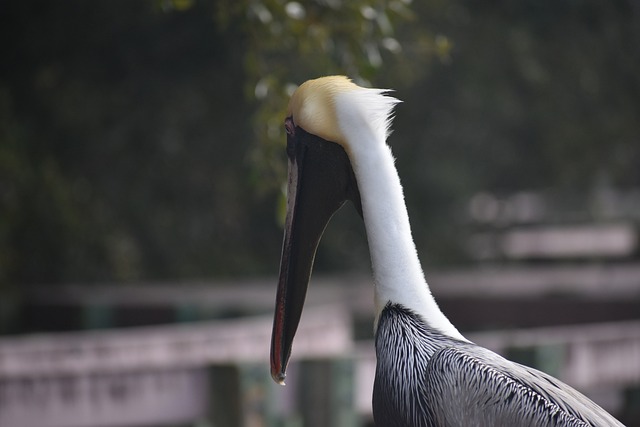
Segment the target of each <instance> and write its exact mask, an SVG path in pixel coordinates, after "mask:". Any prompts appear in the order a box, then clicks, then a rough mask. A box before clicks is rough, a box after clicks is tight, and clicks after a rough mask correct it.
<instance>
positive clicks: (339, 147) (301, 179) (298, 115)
mask: <svg viewBox="0 0 640 427" xmlns="http://www.w3.org/2000/svg"><path fill="white" fill-rule="evenodd" d="M358 89H360V88H359V87H358V86H356V85H355V84H353V83H352V82H351V81H350V80H348V79H347V78H346V77H337V76H336V77H324V78H320V79H316V80H310V81H307V82H306V83H304V84H302V85H301V86H300V87H299V88H298V89H297V90H296V92H295V93H294V94H293V96H292V97H291V100H290V102H289V108H288V114H287V118H286V119H285V129H286V132H287V157H288V188H287V216H286V221H285V233H284V241H283V246H282V258H281V262H280V277H279V280H278V291H277V296H276V309H275V316H274V323H273V334H272V337H271V375H272V377H273V379H274V380H275V381H276V382H278V383H280V384H284V378H285V371H286V367H287V362H288V360H289V356H290V354H291V345H292V343H293V338H294V335H295V333H296V330H297V328H298V323H299V321H300V316H301V314H302V307H303V305H304V300H305V296H306V292H307V287H308V284H309V278H310V275H311V270H312V268H313V261H314V257H315V253H316V249H317V247H318V243H319V241H320V238H321V236H322V233H323V232H324V229H325V227H326V225H327V223H328V222H329V220H330V219H331V217H332V216H333V214H334V213H335V212H336V211H337V210H338V209H339V208H340V207H341V206H342V205H343V204H344V203H345V202H346V201H347V200H351V201H352V202H353V203H354V205H355V207H356V209H357V210H358V212H359V213H360V214H361V215H362V207H361V202H360V194H359V192H358V185H357V182H356V178H355V176H354V172H353V168H352V166H351V162H350V160H349V156H348V154H347V152H346V151H345V144H346V139H345V136H344V132H343V131H342V129H341V126H340V117H339V116H338V111H337V110H336V100H337V99H338V98H339V97H340V96H341V94H345V93H348V92H350V91H354V90H358Z"/></svg>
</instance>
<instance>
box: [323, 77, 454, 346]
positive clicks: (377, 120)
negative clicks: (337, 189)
mask: <svg viewBox="0 0 640 427" xmlns="http://www.w3.org/2000/svg"><path fill="white" fill-rule="evenodd" d="M383 93H384V91H381V90H377V89H364V88H359V89H358V90H354V91H349V92H345V93H342V94H340V95H338V96H337V97H336V99H335V108H336V116H337V118H338V124H339V126H340V128H341V131H342V133H343V135H344V136H345V139H346V141H345V149H346V150H347V152H348V154H349V158H350V160H351V165H352V167H353V170H354V173H355V175H356V179H357V181H358V189H359V191H360V198H361V201H362V211H363V216H364V222H365V228H366V231H367V239H368V241H369V250H370V253H371V264H372V268H373V276H374V283H375V304H376V326H377V321H378V318H379V316H380V313H381V312H382V310H383V308H384V307H385V306H386V305H387V303H389V302H391V303H397V304H401V305H403V306H405V307H406V308H408V309H410V310H412V311H414V312H415V313H417V314H418V315H420V316H422V317H423V318H424V320H425V321H426V322H427V323H428V324H429V325H430V326H432V327H434V328H436V329H438V330H440V331H441V332H443V333H445V334H447V335H449V336H452V337H455V338H459V339H464V337H463V336H462V335H461V334H460V332H458V330H457V329H456V328H455V327H454V326H453V324H452V323H451V322H450V321H449V319H447V317H446V316H445V315H444V313H442V311H441V310H440V308H439V307H438V305H437V304H436V301H435V299H434V298H433V296H432V295H431V291H430V290H429V286H428V285H427V282H426V280H425V278H424V273H423V271H422V267H421V265H420V260H419V258H418V254H417V251H416V247H415V244H414V242H413V237H412V235H411V227H410V225H409V215H408V213H407V208H406V205H405V202H404V196H403V191H402V186H401V184H400V178H399V176H398V172H397V170H396V167H395V165H394V159H393V155H392V153H391V149H390V148H389V146H388V145H387V143H386V137H387V134H388V127H389V124H390V114H391V111H392V109H393V107H394V105H395V104H396V103H397V102H399V101H397V100H396V99H395V98H392V97H389V96H385V95H383Z"/></svg>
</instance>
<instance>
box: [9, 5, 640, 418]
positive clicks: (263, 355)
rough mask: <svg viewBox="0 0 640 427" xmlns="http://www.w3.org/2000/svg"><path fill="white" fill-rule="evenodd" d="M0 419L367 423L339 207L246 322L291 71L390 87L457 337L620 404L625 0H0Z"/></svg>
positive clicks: (279, 214) (631, 92) (357, 227)
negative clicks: (296, 318)
mask: <svg viewBox="0 0 640 427" xmlns="http://www.w3.org/2000/svg"><path fill="white" fill-rule="evenodd" d="M0 34H1V35H2V40H4V42H3V43H2V46H1V48H0V51H1V56H0V334H2V336H0V425H2V426H3V427H23V426H24V427H26V426H34V427H35V426H42V427H46V426H60V427H73V426H78V427H89V426H105V427H108V426H114V427H115V426H175V427H178V426H179V427H186V426H202V427H204V426H250V427H253V426H329V425H331V426H366V425H371V423H372V420H371V408H370V406H371V405H370V401H371V388H372V381H373V380H372V378H373V369H374V366H375V360H374V355H373V353H372V352H373V346H372V339H373V337H372V320H373V302H372V299H373V297H372V289H371V284H370V281H369V274H370V264H369V256H368V249H367V243H366V236H365V234H364V228H363V226H362V224H361V222H360V220H359V218H358V216H357V215H355V214H354V210H353V209H351V208H350V207H347V208H345V209H343V210H341V211H340V212H339V213H338V214H337V215H336V216H335V217H334V219H333V220H332V223H331V225H330V227H328V229H327V232H326V233H325V236H324V238H323V240H322V242H321V244H320V248H319V251H318V254H317V258H316V269H315V273H314V278H313V279H312V283H311V288H310V294H309V297H308V302H307V308H306V311H305V314H304V316H303V317H304V319H303V324H302V326H301V330H300V331H299V333H298V339H297V341H296V344H295V345H294V354H293V361H292V366H291V368H290V371H289V376H288V378H287V387H284V388H282V387H280V386H277V385H275V384H274V383H273V382H272V380H271V379H270V377H269V368H268V345H269V334H270V328H271V321H272V320H271V314H272V310H273V304H274V298H275V284H276V275H277V273H278V263H279V258H280V249H281V248H280V245H281V239H282V222H283V218H284V203H285V197H284V193H283V184H284V183H285V180H286V177H285V174H286V159H285V155H284V141H285V138H284V132H283V127H282V121H283V119H284V112H285V109H286V105H287V100H288V97H289V95H290V94H291V92H292V91H293V90H294V89H295V87H296V85H298V84H300V83H302V82H303V81H305V80H307V79H309V78H313V77H317V76H320V75H327V74H336V73H339V74H346V75H348V76H350V77H352V78H353V79H354V80H355V81H356V82H358V83H359V84H361V85H365V86H375V87H388V88H393V89H394V90H395V96H397V97H398V98H399V99H401V100H402V101H403V103H402V104H400V105H399V106H398V108H397V113H396V115H397V118H396V120H395V123H394V132H393V134H392V135H391V137H390V139H389V143H390V145H391V146H392V148H393V151H394V154H395V156H396V157H397V162H396V164H397V166H398V169H399V173H400V176H401V178H402V181H403V184H404V188H405V196H406V200H407V204H408V208H409V213H410V216H411V220H412V227H413V233H414V238H415V240H416V243H417V246H418V250H419V253H420V256H421V259H422V260H423V265H424V267H425V270H426V274H427V279H428V281H429V282H430V284H431V285H432V287H433V289H434V293H435V295H436V298H437V299H438V301H439V302H440V305H441V307H442V309H443V311H445V313H446V314H447V315H448V316H449V317H450V318H451V319H452V321H453V322H454V323H455V324H456V325H457V326H458V327H459V329H461V331H463V333H465V334H466V335H468V337H469V338H470V339H472V340H474V341H476V342H478V343H479V344H483V345H485V346H487V347H489V348H492V349H494V350H496V351H499V352H500V353H502V354H504V355H507V356H508V357H510V358H512V359H515V360H518V361H520V362H522V363H526V364H528V365H531V366H535V367H537V368H539V369H542V370H545V371H547V372H549V373H551V374H552V375H555V376H557V377H559V378H561V379H562V380H564V381H566V382H568V383H569V384H571V385H573V386H574V387H576V388H578V389H579V390H580V391H582V392H583V393H585V394H587V395H588V396H589V397H591V398H592V399H594V400H595V401H596V402H597V403H599V404H600V405H602V406H603V407H605V408H606V409H607V410H609V411H611V412H612V413H613V414H615V415H616V416H617V417H619V418H620V419H621V420H622V421H623V422H624V423H625V424H627V425H628V426H632V425H635V426H640V245H639V241H638V237H639V233H638V232H639V226H640V120H639V118H640V49H639V48H638V47H639V46H640V4H639V3H638V2H635V1H632V0H614V1H608V2H599V1H591V0H581V1H560V2H558V1H546V0H544V1H540V0H535V1H533V0H525V1H520V2H517V3H514V2H465V1H461V0H452V1H446V2H445V1H441V0H428V1H421V2H415V3H412V2H411V1H410V0H384V1H378V0H356V1H349V2H347V1H344V0H315V1H309V2H295V1H285V0H263V1H261V0H242V1H231V0H218V1H198V0H146V1H143V0H139V1H135V2H126V1H119V2H114V1H93V2H85V1H67V2H52V1H29V2H19V1H4V2H1V3H0Z"/></svg>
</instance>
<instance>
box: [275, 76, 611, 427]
mask: <svg viewBox="0 0 640 427" xmlns="http://www.w3.org/2000/svg"><path fill="white" fill-rule="evenodd" d="M385 93H386V91H384V90H380V89H366V88H362V87H359V86H357V85H355V84H354V83H352V82H351V81H350V80H349V79H347V78H346V77H341V76H332V77H323V78H319V79H316V80H310V81H307V82H306V83H304V84H302V85H301V86H300V87H299V88H298V89H297V90H296V92H295V93H294V94H293V95H292V97H291V100H290V102H289V108H288V115H287V118H286V120H285V129H286V132H287V156H288V161H289V179H288V201H287V217H286V223H285V234H284V242H283V249H282V260H281V265H280V278H279V282H278V292H277V297H276V308H275V316H274V324H273V335H272V341H271V375H272V376H273V378H274V380H275V381H276V382H278V383H281V384H284V379H285V370H286V367H287V363H288V360H289V356H290V353H291V344H292V342H293V337H294V335H295V332H296V329H297V326H298V322H299V320H300V315H301V313H302V306H303V304H304V299H305V294H306V290H307V286H308V283H309V277H310V274H311V270H312V267H313V260H314V256H315V252H316V248H317V245H318V242H319V240H320V237H321V235H322V233H323V231H324V228H325V226H326V225H327V223H328V221H329V219H330V218H331V216H332V215H333V214H334V213H335V211H336V210H337V209H338V208H340V207H341V206H342V205H343V204H344V203H345V201H347V200H350V201H352V202H353V203H354V205H355V207H356V209H357V210H358V212H359V213H360V215H361V216H362V218H363V220H364V223H365V228H366V233H367V239H368V241H369V248H370V252H371V262H372V268H373V275H374V286H375V308H376V311H375V313H376V318H375V319H376V320H375V325H374V330H375V346H376V357H377V366H376V375H375V384H374V392H373V414H374V419H375V422H376V424H377V425H378V426H383V427H421V426H492V427H495V426H537V427H539V426H621V425H622V424H621V423H620V422H618V421H617V420H615V419H614V418H613V417H612V416H611V415H609V414H608V413H607V412H606V411H604V410H603V409H602V408H600V407H599V406H597V405H596V404H595V403H593V402H592V401H590V400H589V399H588V398H586V397H585V396H583V395H582V394H580V393H578V392H577V391H575V390H574V389H572V388H571V387H569V386H568V385H565V384H564V383H562V382H560V381H558V380H557V379H555V378H553V377H551V376H549V375H547V374H545V373H542V372H540V371H537V370H535V369H532V368H529V367H526V366H523V365H519V364H517V363H514V362H511V361H509V360H506V359H504V358H503V357H501V356H499V355H497V354H495V353H493V352H491V351H489V350H487V349H485V348H482V347H480V346H477V345H475V344H474V343H472V342H470V341H468V340H467V339H465V338H464V336H462V334H460V332H458V330H457V329H456V328H455V327H454V326H453V325H452V324H451V322H450V321H449V320H448V319H447V318H446V317H445V315H444V314H443V313H442V311H440V309H439V308H438V305H437V304H436V301H435V300H434V298H433V296H432V295H431V292H430V291H429V287H428V285H427V282H426V281H425V278H424V274H423V271H422V267H421V266H420V261H419V259H418V256H417V253H416V249H415V244H414V242H413V239H412V236H411V229H410V226H409V218H408V215H407V209H406V206H405V203H404V199H403V193H402V187H401V185H400V179H399V177H398V173H397V171H396V168H395V166H394V160H393V157H392V154H391V150H390V148H389V146H388V145H387V143H386V139H387V136H388V133H389V126H390V120H391V118H390V117H391V112H392V110H393V107H394V105H395V104H396V103H397V102H399V101H398V100H396V99H395V98H392V97H390V96H388V95H386V94H385Z"/></svg>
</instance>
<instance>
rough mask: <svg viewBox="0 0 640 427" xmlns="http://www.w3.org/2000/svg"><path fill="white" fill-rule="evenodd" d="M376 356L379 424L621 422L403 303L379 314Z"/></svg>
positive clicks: (549, 379) (542, 425)
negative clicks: (453, 335)
mask: <svg viewBox="0 0 640 427" xmlns="http://www.w3.org/2000/svg"><path fill="white" fill-rule="evenodd" d="M376 355H377V359H378V361H377V367H376V378H375V385H374V393H373V410H374V419H375V422H376V425H377V426H378V427H427V426H429V427H441V426H442V427H444V426H451V427H454V426H465V427H472V426H478V427H481V426H487V427H489V426H491V427H500V426H510V427H515V426H531V427H533V426H535V427H546V426H563V427H564V426H576V427H578V426H580V427H587V426H622V424H621V423H620V422H618V421H617V420H616V419H615V418H613V417H612V416H611V415H609V414H608V413H607V412H606V411H604V410H603V409H602V408H600V407H599V406H597V405H596V404H595V403H593V402H592V401H591V400H589V399H588V398H587V397H585V396H583V395H582V394H580V393H579V392H577V391H576V390H574V389H572V388H571V387H569V386H567V385H566V384H564V383H562V382H560V381H558V380H557V379H555V378H553V377H551V376H549V375H547V374H545V373H543V372H540V371H537V370H535V369H532V368H529V367H526V366H523V365H520V364H517V363H514V362H511V361H509V360H507V359H504V358H503V357H501V356H499V355H497V354H495V353H493V352H491V351H489V350H487V349H485V348H483V347H479V346H477V345H475V344H472V343H469V342H465V341H459V340H456V339H453V338H450V337H448V336H446V335H444V334H442V333H440V332H438V331H436V330H435V329H433V328H430V327H429V325H428V324H427V323H426V322H425V321H424V320H422V318H420V317H419V316H417V315H415V314H414V313H412V312H411V311H409V310H407V309H405V308H404V307H402V306H400V305H391V304H388V305H387V306H386V307H385V309H384V310H383V312H382V314H381V316H380V320H379V323H378V330H377V334H376Z"/></svg>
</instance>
